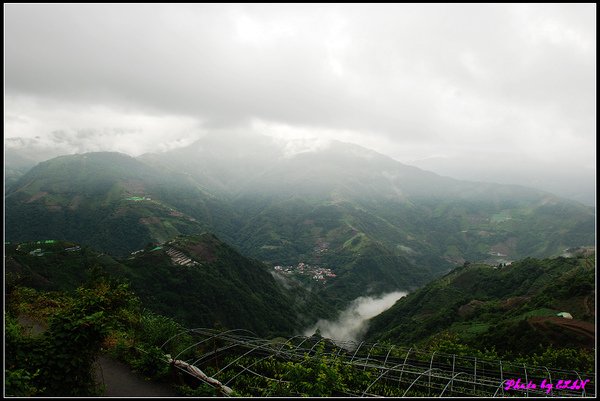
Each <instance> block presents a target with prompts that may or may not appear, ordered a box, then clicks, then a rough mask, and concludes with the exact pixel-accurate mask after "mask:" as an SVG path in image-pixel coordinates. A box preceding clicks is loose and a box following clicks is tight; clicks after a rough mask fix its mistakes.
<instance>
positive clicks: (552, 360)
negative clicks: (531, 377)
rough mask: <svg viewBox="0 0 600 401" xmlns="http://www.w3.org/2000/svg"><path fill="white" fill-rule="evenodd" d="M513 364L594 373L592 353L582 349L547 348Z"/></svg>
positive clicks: (521, 358)
mask: <svg viewBox="0 0 600 401" xmlns="http://www.w3.org/2000/svg"><path fill="white" fill-rule="evenodd" d="M515 362H520V363H525V364H529V365H535V366H546V367H548V366H550V367H555V366H559V367H560V368H561V369H565V370H575V371H578V372H582V373H584V372H585V373H590V374H592V373H593V372H594V371H595V366H596V365H595V356H594V352H591V351H589V350H584V349H574V348H555V347H552V346H551V347H548V348H547V349H546V350H545V351H543V352H542V353H540V354H535V355H531V356H523V357H519V358H517V359H515Z"/></svg>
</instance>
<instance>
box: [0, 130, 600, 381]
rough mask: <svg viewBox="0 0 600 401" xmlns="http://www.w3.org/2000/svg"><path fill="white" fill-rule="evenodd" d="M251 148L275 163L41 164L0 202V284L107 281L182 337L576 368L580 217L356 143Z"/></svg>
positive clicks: (199, 157)
mask: <svg viewBox="0 0 600 401" xmlns="http://www.w3.org/2000/svg"><path fill="white" fill-rule="evenodd" d="M259 143H262V144H263V145H264V146H265V147H266V148H265V151H266V149H267V148H268V149H269V151H270V152H271V156H272V157H271V158H270V159H268V160H263V159H261V158H257V157H256V156H255V155H254V154H251V153H249V152H246V151H244V150H243V149H237V151H235V152H233V153H234V154H235V155H236V156H235V157H233V158H232V159H230V160H229V164H228V165H225V164H224V160H220V159H218V158H217V156H215V155H218V154H223V153H225V151H224V149H221V148H219V147H218V146H217V147H215V148H211V146H216V145H218V144H216V145H215V144H214V143H202V142H199V143H195V144H192V145H190V146H189V147H187V148H183V149H178V150H176V151H173V152H172V154H171V153H169V152H165V153H163V154H147V155H144V156H142V157H139V158H132V157H129V156H126V155H124V154H119V153H109V152H96V153H87V154H83V155H71V156H61V157H58V158H56V159H51V160H48V161H46V162H43V163H40V164H38V165H37V166H35V167H34V168H32V169H31V170H29V171H28V172H25V173H24V174H23V175H22V176H20V177H19V178H16V179H15V180H13V181H11V183H10V185H9V186H8V188H7V189H8V190H7V192H6V196H5V204H6V240H7V242H5V249H6V255H7V257H6V260H5V275H6V278H7V281H8V282H9V285H10V286H11V288H13V287H14V288H17V289H18V288H22V287H30V288H35V289H37V290H41V291H60V292H65V293H69V292H72V291H74V290H75V289H76V288H77V287H78V286H81V285H86V284H85V283H89V282H90V280H91V281H92V282H93V281H95V280H98V279H99V278H101V277H109V278H110V279H111V280H116V281H118V282H123V283H127V285H129V286H130V288H131V289H132V291H134V292H135V294H136V296H138V297H139V300H140V302H141V303H142V304H143V305H144V308H147V309H148V310H149V311H151V313H155V314H158V315H160V316H163V315H164V316H165V317H166V318H168V319H173V321H174V322H177V324H180V325H182V327H188V328H193V327H205V328H213V329H216V330H219V331H222V332H228V330H232V329H233V330H242V329H243V330H249V331H250V332H252V333H254V334H255V335H257V336H261V337H263V338H271V339H275V338H282V337H292V336H303V335H304V336H308V337H311V336H312V337H314V336H317V337H319V336H323V338H330V339H332V340H333V343H335V344H339V345H340V347H342V348H344V349H346V350H350V352H351V351H352V350H353V349H356V347H357V345H356V344H358V343H361V342H364V341H367V342H373V343H381V344H387V345H389V346H390V347H393V346H400V347H416V349H420V350H423V352H437V351H438V350H439V351H444V352H451V353H457V354H460V355H480V357H481V358H484V359H485V358H489V359H495V358H503V359H506V360H527V361H528V363H532V361H536V360H544V361H547V362H544V363H550V362H548V361H549V359H548V358H551V357H553V356H552V355H554V354H552V352H554V351H548V350H554V349H556V350H557V351H556V352H558V353H561V352H566V353H573V352H580V353H582V354H581V355H585V357H581V356H580V357H578V358H583V359H581V361H583V362H582V364H579V365H578V364H577V363H575V362H573V359H570V358H571V357H569V358H566V359H564V360H563V361H562V362H556V363H559V364H560V365H561V366H562V367H564V366H567V365H564V364H565V363H566V362H564V361H569V362H568V364H569V365H568V366H571V367H572V368H574V369H589V366H588V365H587V362H586V361H588V360H589V353H590V352H591V350H592V346H593V342H594V341H595V327H594V326H593V321H594V320H593V319H594V318H595V305H594V304H593V291H594V289H595V285H594V284H593V279H594V269H593V268H594V266H595V247H594V246H593V245H592V244H594V241H595V232H594V221H595V211H594V209H593V208H590V207H586V206H583V205H580V204H577V203H576V202H572V201H567V200H564V199H560V198H558V197H555V196H553V195H551V194H548V193H543V192H540V191H536V190H531V189H527V188H522V187H516V186H507V185H495V184H487V183H472V182H463V181H458V180H453V179H449V178H445V177H441V176H437V175H435V174H432V173H429V172H425V171H422V170H419V169H416V168H413V167H410V166H405V165H402V164H401V163H398V162H396V161H393V160H391V159H389V158H387V157H385V156H383V155H380V154H377V153H375V152H372V151H369V150H367V149H362V148H359V147H357V146H355V145H348V144H343V143H334V144H333V145H332V146H331V147H330V148H325V149H321V150H320V151H318V152H315V153H308V154H304V153H300V154H298V155H295V156H289V155H288V156H284V155H283V154H278V153H277V152H278V150H277V148H276V147H275V146H274V144H272V143H269V142H268V141H267V140H264V139H263V140H262V142H261V141H259ZM236 157H237V158H236ZM241 166H243V167H244V168H241ZM306 166H311V168H305V167H306ZM562 312H568V313H570V314H571V315H572V317H573V320H566V319H565V318H563V317H558V316H557V314H558V313H562ZM519 333H521V334H519ZM522 333H525V335H526V336H527V338H535V339H536V340H535V341H537V343H534V342H531V341H529V340H528V341H524V340H522V339H521V335H522ZM319 338H320V337H319ZM324 341H325V340H324ZM327 341H330V340H327ZM333 343H332V344H333ZM490 347H491V348H490ZM548 352H550V353H548ZM569 355H571V354H569ZM519 358H521V359H519ZM522 358H525V359H522ZM536 358H538V359H536ZM539 358H541V359H539ZM544 358H546V359H544ZM552 363H554V362H552Z"/></svg>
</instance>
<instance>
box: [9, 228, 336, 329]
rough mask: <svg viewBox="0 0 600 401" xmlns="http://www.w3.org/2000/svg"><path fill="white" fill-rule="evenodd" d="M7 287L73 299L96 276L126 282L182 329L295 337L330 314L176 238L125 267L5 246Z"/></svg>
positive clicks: (205, 247)
mask: <svg viewBox="0 0 600 401" xmlns="http://www.w3.org/2000/svg"><path fill="white" fill-rule="evenodd" d="M6 249H7V258H6V277H7V281H8V282H9V283H10V285H11V286H14V285H21V286H28V287H32V288H36V289H40V290H46V291H59V290H60V291H72V290H74V289H75V288H77V287H78V286H79V285H81V284H82V283H84V282H86V281H87V280H90V279H92V278H94V277H96V276H98V275H109V276H110V277H113V278H116V279H119V280H125V281H126V282H129V283H130V285H131V288H132V289H133V290H135V292H136V293H137V294H138V295H139V297H140V299H141V300H142V302H143V304H144V306H145V307H147V308H149V309H150V310H152V311H155V312H157V313H161V314H164V315H167V316H170V317H172V318H174V319H175V320H177V321H178V322H180V323H181V324H184V325H186V326H187V327H220V328H245V329H248V330H252V331H254V332H256V333H257V334H260V335H277V334H285V335H292V334H293V333H295V332H296V331H297V330H301V329H302V328H303V327H305V326H306V325H307V324H308V323H309V322H310V321H312V320H313V319H316V318H317V317H321V316H329V315H330V314H331V313H332V311H331V310H330V308H326V307H325V306H324V304H323V303H322V302H321V301H320V300H319V299H318V298H314V297H310V296H309V295H308V294H307V293H306V291H305V290H304V289H303V287H301V286H295V287H291V288H290V287H289V285H288V288H287V289H284V288H283V287H282V286H281V285H280V284H278V283H277V281H276V280H275V279H274V278H273V276H272V275H271V274H270V273H269V271H268V268H267V267H266V266H264V265H263V264H261V263H260V262H258V261H255V260H249V259H247V258H245V257H243V256H242V255H240V254H239V253H237V252H236V251H235V250H233V249H232V248H231V247H230V246H228V245H226V244H225V243H223V242H221V241H220V240H218V239H217V238H216V237H215V236H214V235H211V234H201V235H195V236H180V237H177V238H176V239H174V240H171V241H169V242H167V243H165V244H163V245H161V246H156V247H154V246H149V247H147V248H146V249H145V250H140V251H139V252H137V253H136V254H135V255H133V256H130V257H129V258H126V259H114V258H112V257H110V256H108V255H106V254H100V253H98V252H96V251H94V250H92V249H91V248H88V247H85V246H83V247H82V246H79V245H77V244H74V243H69V242H64V241H56V240H49V241H35V242H29V243H11V244H8V245H7V246H6Z"/></svg>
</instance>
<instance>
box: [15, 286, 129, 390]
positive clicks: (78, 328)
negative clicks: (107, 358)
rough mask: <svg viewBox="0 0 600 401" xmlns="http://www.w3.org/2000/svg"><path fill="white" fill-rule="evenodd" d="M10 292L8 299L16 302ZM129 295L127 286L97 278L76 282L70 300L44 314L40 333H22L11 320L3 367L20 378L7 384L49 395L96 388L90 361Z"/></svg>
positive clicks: (125, 304) (114, 325) (92, 360)
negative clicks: (87, 282)
mask: <svg viewBox="0 0 600 401" xmlns="http://www.w3.org/2000/svg"><path fill="white" fill-rule="evenodd" d="M12 295H13V299H12V301H13V302H17V303H18V301H19V300H18V299H16V300H15V299H14V296H15V294H12ZM29 295H32V294H31V293H30V294H29ZM40 298H43V295H42V296H40ZM131 299H132V294H131V292H130V291H129V289H128V288H127V286H125V285H117V284H115V283H109V282H98V283H95V284H94V285H93V286H90V287H88V288H84V287H80V288H78V289H77V291H76V293H75V295H74V297H73V299H72V302H70V303H68V304H66V305H65V306H64V307H62V308H60V309H58V310H57V312H56V313H55V314H54V315H53V316H52V317H51V318H50V322H49V323H50V324H49V328H48V330H46V331H45V332H44V333H43V334H42V335H39V336H27V335H24V334H23V333H20V332H19V330H18V329H16V328H15V323H14V321H12V323H11V324H10V325H9V327H10V328H9V330H7V336H6V341H7V347H6V350H7V353H6V364H7V372H11V373H10V375H12V376H11V377H13V379H15V380H13V383H21V384H20V387H15V388H13V390H14V391H16V392H22V391H24V390H27V388H31V389H34V390H35V391H36V392H39V395H50V396H59V395H60V396H86V395H95V394H97V393H98V391H99V389H98V388H97V386H96V383H95V381H94V378H93V370H92V364H93V363H94V361H95V359H96V356H97V355H98V352H99V351H100V348H101V344H102V341H103V339H104V338H105V336H106V335H107V334H108V332H109V330H110V329H111V328H114V327H116V326H117V324H116V323H118V321H119V319H120V318H121V317H122V315H121V314H120V311H121V309H122V308H126V307H128V306H129V307H130V306H131V305H130V301H131ZM12 309H13V310H14V308H12ZM8 321H9V322H11V321H10V320H8ZM24 370H25V371H24ZM32 372H34V373H32ZM16 378H21V379H22V380H21V381H20V382H18V381H16ZM23 383H25V384H23ZM27 386H29V387H27ZM13 390H11V391H13ZM32 391H33V390H32Z"/></svg>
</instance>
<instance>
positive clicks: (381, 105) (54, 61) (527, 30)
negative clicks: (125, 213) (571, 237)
mask: <svg viewBox="0 0 600 401" xmlns="http://www.w3.org/2000/svg"><path fill="white" fill-rule="evenodd" d="M595 7H596V6H595V5H593V4H579V5H570V4H532V5H525V4H518V5H511V4H499V5H489V4H486V5H442V4H435V5H431V4H430V5H417V4H413V5H411V4H396V5H393V4H390V5H204V4H200V5H197V4H177V5H170V4H159V5H155V4H146V5H135V4H127V5H121V4H111V5H106V4H78V5H71V4H29V5H24V4H8V5H6V6H5V11H6V14H5V15H6V17H5V27H6V28H5V71H6V72H5V74H6V79H5V88H6V89H5V92H6V95H5V96H6V113H7V117H8V118H10V123H8V124H7V122H6V120H5V125H6V126H5V131H6V134H7V135H8V136H13V137H14V136H33V135H34V134H35V135H40V136H47V135H51V132H52V131H56V130H64V131H68V132H69V131H72V132H82V130H87V129H90V130H92V132H104V131H105V130H109V131H110V130H114V129H119V128H123V129H124V131H123V132H122V133H121V134H120V135H118V136H117V135H115V136H113V139H114V141H115V142H114V143H111V145H110V146H111V148H112V149H113V150H115V149H118V148H122V149H123V151H126V152H130V153H132V152H133V153H135V152H138V153H139V152H143V151H149V150H155V149H156V148H154V147H152V144H153V143H163V144H164V146H162V147H159V149H165V148H168V147H169V146H167V142H168V141H169V140H171V139H172V137H175V138H177V140H179V142H173V143H179V144H181V143H187V142H188V141H189V140H192V139H193V138H197V137H198V136H200V135H204V134H208V135H210V133H211V132H215V131H219V130H223V129H229V128H235V129H237V130H240V131H244V129H247V130H252V129H253V127H254V128H256V126H261V127H263V128H264V127H266V129H265V131H268V132H271V133H272V132H273V131H276V130H277V129H281V128H282V127H284V128H285V129H284V130H287V131H293V132H295V133H296V134H300V133H301V134H302V135H304V136H306V137H321V136H323V135H324V136H326V137H331V138H342V139H343V138H350V139H351V141H353V142H356V143H359V144H363V145H368V146H370V147H372V148H375V150H378V151H382V152H383V153H386V154H388V155H390V156H392V157H395V158H397V159H399V160H401V161H405V162H407V161H409V160H415V159H423V158H427V157H432V156H439V155H443V156H446V157H451V158H452V159H453V160H463V161H464V160H465V159H467V158H468V157H469V155H473V154H478V155H481V156H484V157H486V156H487V157H489V158H492V157H496V158H497V157H502V158H503V159H504V160H507V161H509V162H510V161H511V160H513V158H521V159H529V160H531V161H532V162H538V161H539V162H543V161H548V160H556V159H557V158H560V159H561V160H564V161H565V162H567V163H569V165H570V166H571V167H572V169H573V170H577V168H578V167H580V166H582V163H587V164H588V165H589V164H591V162H590V161H592V160H595V124H596V119H595V107H596V104H595V90H594V88H595V69H596V62H595V59H596V58H595V56H596V53H595V48H596V39H595V30H596V19H595ZM107 110H108V111H107ZM57 111H58V112H60V114H61V115H62V117H63V118H62V119H61V120H58V119H56V118H53V117H52V115H53V114H55V113H56V112H57ZM69 111H71V113H69ZM82 113H83V115H86V116H87V117H88V120H87V121H84V120H83V119H82V118H79V117H78V115H81V114H82ZM107 113H109V114H110V115H111V121H110V123H107V122H104V121H103V120H102V117H104V116H105V115H106V114H107ZM132 115H135V116H137V118H138V121H140V120H142V119H145V123H141V124H140V127H141V128H140V129H142V131H143V133H144V135H145V137H146V138H152V139H151V140H147V141H143V142H145V143H146V145H145V146H144V145H143V144H141V143H139V142H140V141H139V135H138V134H139V131H137V132H138V134H136V133H135V132H133V131H131V129H132V128H131V124H130V123H128V121H129V120H130V119H131V116H132ZM155 119H163V121H167V120H169V121H171V122H172V121H175V120H177V121H178V122H179V124H178V127H176V128H175V129H173V130H169V129H168V128H167V127H165V126H162V125H160V129H151V128H150V126H151V125H152V121H154V120H155ZM192 120H193V121H194V122H193V123H192V122H191V121H192ZM183 121H185V123H183ZM257 122H258V124H257ZM192 125H194V127H195V128H193V129H192V128H190V127H191V126H192ZM182 126H186V128H182ZM134 131H135V130H134ZM159 131H162V133H161V132H159ZM174 131H177V132H174ZM136 135H137V136H136ZM279 136H281V135H279ZM155 138H159V140H155ZM79 139H80V140H81V141H82V142H84V141H87V140H90V139H91V138H90V137H86V138H83V137H79ZM91 142H92V143H94V141H93V140H92V141H91ZM103 142H104V143H107V142H106V141H103ZM133 143H136V145H135V146H133ZM82 146H83V147H85V144H83V145H82ZM463 163H464V162H463ZM548 173H549V174H552V171H549V172H548ZM540 179H542V178H540ZM542 180H543V179H542ZM588 185H590V183H589V182H588Z"/></svg>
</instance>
